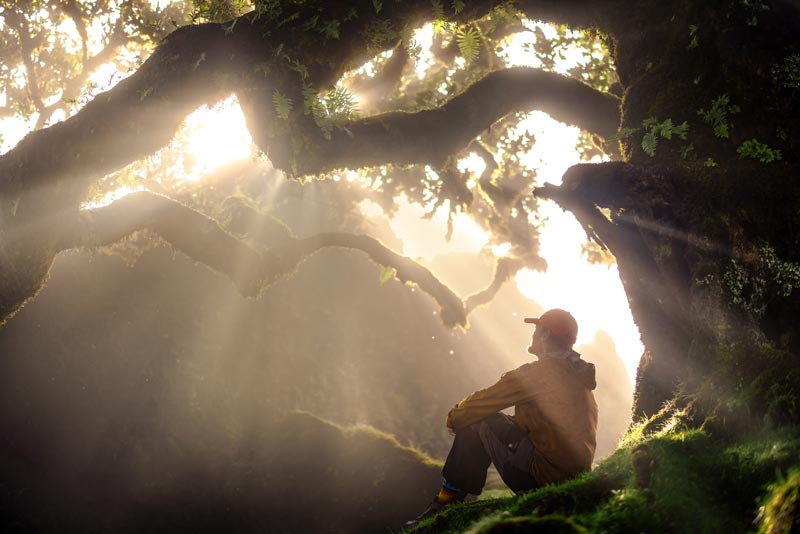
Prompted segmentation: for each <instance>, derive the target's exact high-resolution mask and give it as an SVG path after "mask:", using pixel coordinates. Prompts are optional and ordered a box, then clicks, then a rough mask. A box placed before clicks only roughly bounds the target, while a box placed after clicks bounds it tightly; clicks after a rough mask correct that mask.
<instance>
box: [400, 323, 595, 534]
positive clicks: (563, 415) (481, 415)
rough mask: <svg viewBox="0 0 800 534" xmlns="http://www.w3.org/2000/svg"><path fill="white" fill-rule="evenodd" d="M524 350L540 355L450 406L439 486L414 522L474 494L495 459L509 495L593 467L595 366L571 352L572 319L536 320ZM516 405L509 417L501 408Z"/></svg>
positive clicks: (574, 329) (575, 325) (574, 328)
mask: <svg viewBox="0 0 800 534" xmlns="http://www.w3.org/2000/svg"><path fill="white" fill-rule="evenodd" d="M525 322H526V323H533V324H535V325H536V330H535V331H534V333H533V336H532V338H531V344H530V346H529V347H528V352H529V353H531V354H534V355H536V356H538V357H539V359H538V361H534V362H531V363H527V364H525V365H523V366H521V367H519V368H517V369H514V370H513V371H509V372H507V373H505V374H504V375H503V376H502V377H501V378H500V380H499V381H498V382H497V383H496V384H494V385H493V386H490V387H488V388H486V389H482V390H480V391H476V392H475V393H473V394H472V395H469V396H468V397H466V398H465V399H464V400H462V401H461V402H459V403H458V404H456V405H455V407H453V409H452V410H450V413H449V414H447V422H446V425H447V427H448V428H449V429H450V430H451V432H454V433H455V439H454V440H453V445H452V448H451V449H450V454H449V455H448V456H447V461H446V462H445V464H444V469H443V470H442V476H443V477H444V481H443V484H442V489H441V491H440V492H439V494H438V495H437V496H436V498H435V499H434V501H433V503H431V505H430V506H429V507H428V509H427V510H425V511H424V512H423V513H422V514H421V515H420V516H419V517H417V518H416V519H414V520H412V521H409V522H408V523H406V526H407V527H413V526H415V525H416V524H417V523H419V522H420V521H421V520H423V519H425V518H427V517H430V516H432V515H434V514H436V513H437V512H439V511H440V510H441V509H442V508H443V507H445V506H447V505H449V504H451V503H454V502H460V501H462V500H464V498H465V497H466V496H467V494H469V493H472V494H474V495H478V494H479V493H480V492H481V491H482V490H483V486H484V484H485V483H486V470H487V469H488V468H489V465H490V464H494V466H495V468H497V471H498V472H499V473H500V477H501V478H502V479H503V482H505V483H506V485H508V487H509V488H511V489H512V490H513V491H514V492H515V493H520V492H524V491H529V490H532V489H535V488H538V487H541V486H543V485H545V484H549V483H552V482H560V481H563V480H566V479H569V478H572V477H574V476H576V475H578V474H580V473H583V472H585V471H588V470H590V469H591V467H592V460H593V458H594V451H595V434H596V432H597V403H596V402H595V400H594V394H593V393H592V390H593V389H594V388H595V386H596V382H595V370H594V365H593V364H591V363H588V362H586V361H584V360H582V359H581V357H580V354H578V353H577V352H575V351H574V350H572V346H573V345H574V343H575V340H576V338H577V336H578V323H577V322H576V321H575V318H574V317H572V315H571V314H570V313H568V312H566V311H564V310H560V309H553V310H550V311H548V312H546V313H545V314H544V315H542V316H541V317H539V318H538V319H534V318H526V319H525ZM510 406H514V416H513V417H511V416H508V415H505V414H503V413H500V412H499V411H500V410H502V409H504V408H508V407H510Z"/></svg>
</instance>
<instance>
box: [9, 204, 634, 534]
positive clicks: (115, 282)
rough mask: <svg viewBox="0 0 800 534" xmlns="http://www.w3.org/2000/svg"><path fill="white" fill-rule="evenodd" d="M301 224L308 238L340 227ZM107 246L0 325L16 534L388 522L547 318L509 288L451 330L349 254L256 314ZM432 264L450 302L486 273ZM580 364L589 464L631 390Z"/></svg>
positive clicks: (311, 269) (624, 416) (412, 505)
mask: <svg viewBox="0 0 800 534" xmlns="http://www.w3.org/2000/svg"><path fill="white" fill-rule="evenodd" d="M307 201H308V200H307V199H305V200H298V201H297V202H300V205H302V204H303V203H305V202H307ZM296 207H297V205H295V206H294V208H296ZM293 212H294V213H296V212H297V211H293V209H292V206H291V205H289V206H287V208H286V213H285V214H284V219H285V220H287V221H289V223H291V224H293V230H294V231H295V232H297V233H298V234H299V235H302V234H303V233H304V232H312V231H314V229H315V228H314V227H315V226H321V227H326V226H329V225H331V224H333V222H332V221H330V220H325V219H324V217H320V218H318V219H316V220H312V221H309V219H307V218H301V217H297V218H296V219H295V220H293V219H292V215H291V214H292V213H293ZM372 230H373V231H375V230H376V229H374V228H373V229H372ZM378 230H379V231H381V232H382V233H383V235H382V236H381V237H382V239H383V240H384V241H385V242H389V243H390V244H391V245H392V246H394V247H397V248H399V247H402V243H400V242H399V241H397V239H396V238H394V237H393V236H392V235H391V234H389V233H388V232H389V230H388V228H383V229H378ZM117 252H118V253H117V254H111V255H109V254H105V253H100V252H98V253H94V254H92V253H88V252H69V253H65V254H62V255H61V256H59V258H58V259H57V261H56V263H55V265H54V268H53V269H52V273H51V278H50V280H49V282H48V284H47V286H46V287H45V289H44V290H43V291H42V292H41V294H40V295H39V296H38V297H37V298H36V299H35V300H34V301H32V302H31V303H29V304H28V305H27V306H26V307H25V308H23V309H22V311H21V312H20V313H19V314H18V315H17V316H16V317H15V318H14V319H12V320H11V321H10V322H9V323H8V324H7V325H5V327H4V328H3V329H2V330H0V354H2V355H3V357H2V360H1V361H0V366H2V367H1V371H0V373H1V374H0V376H1V377H2V378H0V380H2V388H1V389H0V435H2V439H3V451H4V452H3V455H2V460H0V461H2V469H3V473H4V474H5V476H4V477H3V482H2V485H3V491H4V493H5V494H6V498H5V499H4V502H6V503H8V506H9V508H10V509H9V510H7V512H6V513H5V514H4V517H5V519H4V521H5V527H4V528H5V530H6V531H14V530H16V531H29V530H36V531H42V532H56V531H65V530H67V531H84V532H88V531H116V532H154V531H174V530H188V531H193V532H219V531H236V532H386V529H387V528H395V529H396V528H399V526H400V525H401V524H402V522H403V521H405V520H407V519H408V518H410V517H413V516H414V515H416V513H418V512H419V510H420V509H422V508H423V507H424V506H425V505H426V504H427V502H428V501H429V500H430V498H431V496H432V495H433V493H434V492H435V491H436V488H437V487H438V484H439V482H440V474H439V470H440V469H441V461H442V460H443V458H444V457H445V455H446V454H447V451H448V449H449V446H450V443H451V440H452V437H451V436H450V435H449V434H448V433H447V432H446V429H445V427H444V418H445V415H446V414H447V411H448V410H449V408H450V407H451V406H452V405H453V404H455V403H456V402H457V401H458V400H460V399H461V398H463V397H464V396H466V395H467V394H469V393H470V392H472V391H474V390H475V389H477V388H481V387H486V386H488V385H490V384H491V383H493V382H494V381H496V380H497V378H498V377H499V376H500V374H502V373H503V372H505V371H507V370H509V369H511V368H514V367H516V366H518V365H521V364H522V363H525V362H526V361H529V360H530V355H528V354H527V353H526V352H525V347H527V344H528V342H529V339H530V334H531V331H530V329H529V327H526V326H525V325H524V323H523V322H522V317H524V316H525V315H530V314H537V313H540V312H541V311H542V309H541V307H540V306H538V305H537V304H535V303H532V302H531V301H530V300H528V299H526V298H525V297H523V296H522V295H521V294H520V293H519V292H518V291H517V290H516V288H514V287H513V285H511V284H508V285H506V287H504V288H503V289H502V290H501V292H500V293H499V294H498V295H497V297H496V298H495V299H494V301H493V302H492V303H491V304H490V305H488V306H486V307H485V308H481V309H479V310H476V311H475V312H474V313H473V315H472V317H471V325H470V328H469V329H468V330H466V331H460V330H455V331H451V330H449V329H446V328H445V327H443V326H442V324H441V321H439V320H437V318H436V317H435V314H436V313H437V309H438V307H437V305H436V303H435V302H434V301H433V300H432V299H431V298H430V297H429V296H428V295H425V294H423V293H422V292H420V291H418V290H416V289H415V288H414V287H413V286H408V285H402V284H401V283H400V282H398V281H396V280H390V281H388V282H384V283H381V269H380V267H379V266H377V265H375V264H373V263H371V262H370V261H368V260H367V259H366V257H365V256H363V255H362V254H360V253H358V252H354V251H347V250H340V249H329V250H325V251H322V252H320V253H318V254H316V255H314V256H312V257H311V258H310V259H308V260H307V261H306V262H304V263H303V264H302V265H301V266H300V268H299V269H298V271H297V272H296V273H295V275H294V276H292V277H290V278H287V279H285V280H282V281H280V282H279V283H277V284H275V285H274V286H273V287H272V288H270V290H269V291H268V292H267V294H266V295H264V296H263V297H262V298H260V299H257V300H252V299H243V298H242V297H241V296H240V295H239V294H238V293H237V292H236V290H235V288H234V286H233V284H232V283H231V282H230V281H229V280H228V279H227V278H225V277H223V276H221V275H219V274H217V273H214V272H212V271H211V270H209V269H208V268H206V267H204V266H200V265H197V264H195V263H194V262H192V261H190V260H189V259H187V258H186V257H184V256H183V255H181V254H175V253H173V252H172V251H171V250H170V249H169V248H167V247H163V246H160V247H155V248H151V249H149V250H146V251H145V252H144V253H141V254H140V255H134V256H133V257H129V256H126V255H125V254H119V251H117ZM429 267H430V268H431V269H432V270H433V272H434V273H435V274H437V276H440V277H441V279H442V280H443V281H444V282H445V283H447V284H449V285H450V286H451V287H452V288H453V289H454V290H455V291H456V292H458V293H459V294H462V295H463V294H468V293H469V292H471V291H473V290H474V289H476V288H478V287H480V286H481V285H483V284H485V283H486V281H487V280H489V279H491V263H490V262H488V261H487V260H485V259H484V258H482V257H480V256H479V255H474V254H451V255H447V256H439V257H437V258H435V259H434V260H433V261H432V262H431V264H430V266H429ZM472 286H475V287H472ZM578 350H579V351H580V352H583V353H584V355H585V357H586V358H587V360H589V361H593V362H594V363H595V364H596V365H597V369H598V383H599V384H600V386H599V388H598V390H597V399H598V404H599V406H600V414H601V415H600V417H601V419H600V428H599V433H598V451H597V452H598V454H597V459H598V460H599V459H600V458H602V457H603V456H605V455H607V454H608V453H610V452H611V451H612V450H613V448H614V446H615V445H616V442H617V440H618V438H619V437H620V435H621V434H622V432H623V431H624V429H625V427H626V424H627V421H628V420H629V414H630V401H631V391H630V384H629V381H628V378H627V375H626V373H625V369H624V367H623V365H622V362H621V360H620V359H619V357H618V356H617V355H616V352H615V349H614V346H613V342H612V341H611V340H610V338H609V337H608V336H607V335H604V334H603V333H598V334H597V335H596V336H595V339H594V342H593V343H591V344H589V345H585V346H582V347H580V348H579V349H578ZM493 480H494V482H493V483H492V484H490V485H489V487H488V488H489V489H491V488H494V489H498V488H502V487H503V486H502V483H500V482H498V481H497V480H496V478H493Z"/></svg>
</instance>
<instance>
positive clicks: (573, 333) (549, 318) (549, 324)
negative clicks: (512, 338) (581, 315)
mask: <svg viewBox="0 0 800 534" xmlns="http://www.w3.org/2000/svg"><path fill="white" fill-rule="evenodd" d="M525 322H526V323H533V324H535V325H537V326H543V327H545V328H547V329H548V330H549V331H550V332H551V333H552V334H553V335H554V336H556V337H557V338H559V339H561V340H562V341H563V342H564V343H566V344H567V346H568V347H572V345H574V344H575V340H576V339H578V321H576V320H575V317H573V316H572V314H571V313H569V312H568V311H564V310H560V309H558V308H554V309H552V310H548V311H546V312H544V313H543V314H542V316H541V317H539V318H538V319H537V318H535V317H526V318H525Z"/></svg>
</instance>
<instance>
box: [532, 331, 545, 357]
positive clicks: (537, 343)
mask: <svg viewBox="0 0 800 534" xmlns="http://www.w3.org/2000/svg"><path fill="white" fill-rule="evenodd" d="M545 337H546V336H545V329H544V328H542V327H541V326H537V327H536V330H534V331H533V335H532V336H531V344H530V346H529V347H528V352H529V353H531V354H534V355H536V356H541V355H542V354H543V353H544V350H543V349H544V339H545Z"/></svg>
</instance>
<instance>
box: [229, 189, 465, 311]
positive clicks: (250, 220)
mask: <svg viewBox="0 0 800 534" xmlns="http://www.w3.org/2000/svg"><path fill="white" fill-rule="evenodd" d="M227 209H228V212H229V213H230V216H231V221H230V228H231V229H232V230H233V231H235V232H238V233H242V234H246V235H247V236H248V237H249V238H250V239H253V240H254V241H256V242H258V243H260V244H262V245H264V246H266V247H268V249H269V250H270V251H272V252H273V253H274V254H275V255H277V256H278V257H280V258H281V260H282V263H283V264H284V265H290V266H291V267H289V268H290V269H293V268H294V267H295V266H297V265H299V264H300V263H302V262H303V261H304V260H305V259H306V258H308V257H309V256H311V255H313V254H315V253H316V252H318V251H319V250H321V249H323V248H326V247H342V248H348V249H354V250H360V251H362V252H364V253H366V254H367V256H369V258H370V259H371V260H372V261H373V262H375V263H377V264H378V265H383V266H385V267H391V268H394V269H395V277H396V278H397V279H399V280H400V281H401V282H403V283H406V282H412V283H414V284H416V285H417V286H419V288H420V289H421V290H422V291H424V292H425V293H427V294H428V295H430V296H431V297H433V298H434V299H435V300H436V302H437V303H438V304H439V306H440V307H441V319H442V322H443V323H444V324H445V325H447V326H455V325H461V326H466V324H467V310H466V308H465V306H464V303H463V302H462V301H461V299H460V298H459V297H458V295H456V294H455V293H453V291H451V290H450V288H448V287H447V286H446V285H444V284H443V283H442V282H440V281H439V279H438V278H436V277H435V276H434V275H433V273H431V272H430V271H429V270H428V269H426V268H425V267H423V266H422V265H420V264H419V263H417V262H415V261H414V260H412V259H410V258H407V257H405V256H402V255H400V254H398V253H396V252H394V251H393V250H391V249H390V248H388V247H387V246H386V245H384V244H383V243H381V242H380V241H378V240H377V239H375V238H373V237H370V236H367V235H356V234H350V233H345V232H324V233H320V234H317V235H313V236H311V237H308V238H304V239H298V238H296V237H295V236H294V235H292V233H291V231H290V230H289V228H287V227H286V225H284V224H283V223H282V222H280V221H278V220H277V219H275V218H274V217H272V216H270V215H266V214H263V213H259V212H258V211H256V210H254V209H253V208H250V207H249V206H246V205H244V204H243V203H241V202H240V201H232V202H231V203H230V204H229V205H228V206H227Z"/></svg>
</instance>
